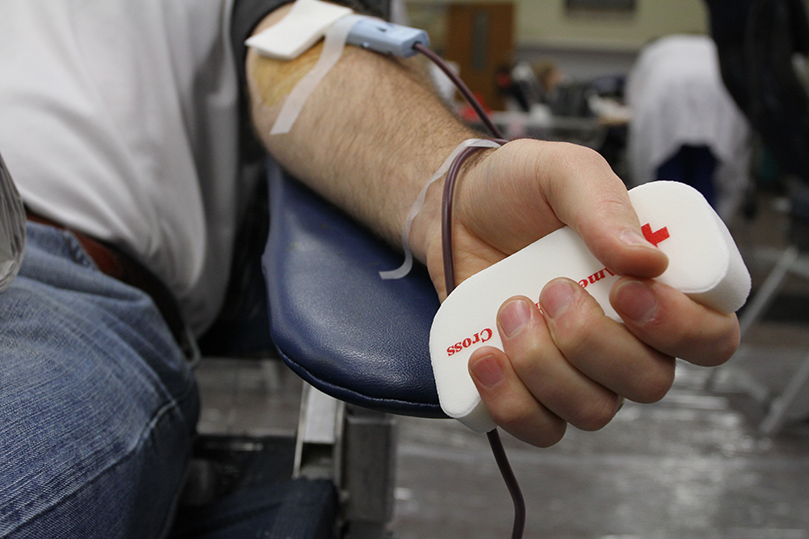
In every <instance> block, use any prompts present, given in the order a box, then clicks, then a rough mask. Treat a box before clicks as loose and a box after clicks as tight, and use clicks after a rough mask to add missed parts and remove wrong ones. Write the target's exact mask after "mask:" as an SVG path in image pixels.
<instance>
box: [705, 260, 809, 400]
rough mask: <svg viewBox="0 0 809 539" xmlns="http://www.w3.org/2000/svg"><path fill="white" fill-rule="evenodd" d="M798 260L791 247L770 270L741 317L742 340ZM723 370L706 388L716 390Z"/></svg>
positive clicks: (713, 374) (714, 372)
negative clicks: (718, 378)
mask: <svg viewBox="0 0 809 539" xmlns="http://www.w3.org/2000/svg"><path fill="white" fill-rule="evenodd" d="M797 259H798V249H797V248H796V247H794V246H790V247H788V248H787V249H785V250H784V252H783V253H782V254H781V255H780V256H779V257H778V260H777V262H776V264H775V266H774V267H773V269H772V270H770V273H769V274H768V275H767V278H766V279H765V280H764V282H763V283H762V284H761V287H760V288H759V290H758V292H756V294H755V295H754V296H753V299H752V300H751V301H750V302H749V303H748V304H747V307H746V308H745V310H744V313H742V315H741V316H740V317H739V330H740V333H741V338H742V340H743V339H744V336H745V335H746V334H747V332H748V331H749V329H750V328H751V327H753V326H754V325H755V324H756V322H758V321H759V320H760V319H761V317H762V316H763V315H764V313H765V312H766V310H767V308H768V307H769V306H770V305H771V304H772V302H773V300H774V299H775V298H776V297H777V295H778V291H779V290H780V289H781V286H782V285H783V284H784V279H785V278H786V276H787V275H788V274H789V272H790V271H791V269H792V267H793V266H794V264H795V261H796V260H797ZM720 370H721V369H720V368H715V369H713V370H712V371H711V372H710V374H709V375H708V378H707V380H706V382H705V387H706V388H707V389H709V390H712V389H715V387H716V381H717V377H718V373H719V371H720Z"/></svg>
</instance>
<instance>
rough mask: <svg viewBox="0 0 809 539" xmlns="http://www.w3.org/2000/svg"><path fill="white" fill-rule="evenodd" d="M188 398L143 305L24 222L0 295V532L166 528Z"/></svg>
mask: <svg viewBox="0 0 809 539" xmlns="http://www.w3.org/2000/svg"><path fill="white" fill-rule="evenodd" d="M198 399H199V397H198V393H197V387H196V383H195V381H194V378H193V375H192V372H191V369H190V367H189V365H188V363H187V362H186V360H185V358H184V357H183V354H182V352H181V351H180V348H179V347H178V346H177V344H176V343H175V341H174V340H173V338H172V336H171V334H170V333H169V331H168V329H167V327H166V325H165V323H164V322H163V319H162V318H161V316H160V314H159V312H158V311H157V309H156V308H155V307H154V305H153V303H152V301H151V300H150V299H149V297H148V296H146V295H145V294H144V293H143V292H141V291H139V290H137V289H134V288H132V287H130V286H127V285H125V284H122V283H120V282H118V281H116V280H114V279H112V278H110V277H107V276H106V275H104V274H103V273H101V272H100V271H98V269H97V268H96V267H95V265H94V264H93V263H92V261H90V260H89V259H88V258H87V256H86V254H85V253H84V251H83V250H82V249H81V247H80V245H79V244H78V242H77V241H76V240H75V238H74V237H73V236H72V235H70V234H69V233H66V232H62V231H60V230H57V229H54V228H51V227H47V226H42V225H37V224H31V223H29V225H28V239H27V246H26V252H25V259H24V262H23V266H22V269H21V271H20V274H19V276H18V277H17V278H16V279H15V280H14V282H13V283H12V285H11V287H10V288H9V289H8V290H6V291H5V292H3V293H2V294H0V537H3V538H5V537H13V538H22V537H25V538H37V539H40V538H51V537H54V538H55V537H59V538H74V537H75V538H83V539H86V538H93V537H103V538H106V539H109V538H116V537H160V536H161V535H163V534H165V533H167V531H168V528H169V526H170V521H171V518H172V516H173V512H174V507H175V505H176V501H177V498H178V495H179V492H180V490H181V488H182V485H183V480H184V477H185V471H186V466H187V463H188V460H189V456H190V450H191V442H192V439H193V435H194V428H195V425H196V421H197V416H198V412H199V400H198Z"/></svg>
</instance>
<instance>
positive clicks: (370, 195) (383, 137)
mask: <svg viewBox="0 0 809 539" xmlns="http://www.w3.org/2000/svg"><path fill="white" fill-rule="evenodd" d="M286 10H287V9H286V8H281V9H279V10H276V11H275V12H273V13H272V14H270V15H269V16H268V17H267V18H266V19H265V20H264V21H263V23H262V24H261V25H260V26H259V27H258V28H257V31H260V30H261V29H263V28H265V27H266V26H267V25H270V24H273V23H274V22H275V21H276V20H278V19H280V18H281V17H282V16H283V15H284V14H285V12H286ZM321 49H322V46H321V45H317V46H315V47H313V48H312V49H310V50H309V51H307V52H306V53H304V54H303V55H302V56H300V57H299V58H297V59H295V60H293V61H290V62H283V61H278V60H273V59H269V58H266V57H262V56H260V55H259V54H257V53H256V52H255V51H253V50H251V51H249V52H248V58H247V75H248V81H249V82H248V85H249V91H250V101H251V109H252V115H253V121H254V124H255V126H256V130H257V132H258V135H259V137H260V138H261V139H262V141H263V142H264V144H265V146H266V147H267V149H268V150H269V151H270V153H271V154H272V155H273V157H274V158H275V159H276V160H277V161H278V162H279V163H280V164H281V165H282V166H283V167H285V168H286V169H287V170H289V171H290V172H291V173H292V174H293V175H295V176H296V177H298V178H299V179H301V180H302V181H304V182H305V183H307V184H308V185H309V186H310V187H312V188H313V189H315V190H316V191H317V192H319V193H320V194H321V195H322V196H324V197H325V198H327V199H328V200H330V201H332V202H334V203H335V204H337V205H338V206H340V207H342V208H343V209H345V210H346V211H348V212H349V213H350V214H352V215H353V216H354V217H356V218H357V219H359V220H360V221H362V222H363V223H364V224H366V225H368V226H369V227H370V228H371V229H372V230H374V231H376V232H377V233H378V234H380V235H382V236H383V237H384V238H386V239H387V240H388V241H390V242H391V243H394V244H397V243H398V242H399V238H400V232H401V227H402V224H403V222H404V219H405V216H406V214H407V212H408V211H409V209H410V206H411V204H412V203H413V201H415V199H416V196H417V195H418V193H419V191H420V190H421V188H422V187H423V185H424V184H425V183H426V181H427V179H428V178H430V176H432V174H433V173H434V172H435V170H436V169H437V168H438V167H439V166H440V164H441V163H442V162H443V160H444V159H445V158H446V157H447V156H448V155H449V153H450V152H451V151H452V150H453V149H454V148H455V146H456V145H457V144H459V143H460V142H461V141H463V140H465V139H467V138H470V137H475V136H478V135H476V134H475V133H474V132H473V131H472V130H470V129H468V128H467V127H465V126H464V125H462V124H461V123H459V122H458V121H457V120H456V119H455V117H454V115H453V113H452V112H451V111H449V110H448V109H447V108H446V107H445V106H444V104H443V103H441V101H440V100H439V99H438V98H437V97H436V95H435V94H434V92H433V89H432V87H431V86H430V84H429V83H428V78H427V74H426V70H425V69H424V66H423V64H422V62H421V59H420V58H412V59H409V60H401V59H395V58H387V57H383V56H381V55H378V54H375V53H372V52H368V51H365V50H362V49H359V48H357V47H350V46H348V47H346V48H345V50H344V51H343V55H342V57H341V60H340V62H338V63H337V65H336V66H334V67H333V68H332V69H331V70H330V71H329V73H328V75H327V76H326V78H325V79H324V80H323V81H322V82H321V83H320V84H319V85H318V87H317V88H316V89H315V91H314V92H313V93H312V95H311V96H310V97H309V100H308V101H307V103H306V106H305V107H304V108H303V110H302V111H301V114H300V116H299V117H298V119H297V120H296V122H295V125H294V126H293V128H292V130H291V132H290V133H288V134H284V135H272V136H271V135H269V131H270V128H271V127H272V124H273V122H274V121H275V118H276V116H277V114H278V112H279V110H280V107H281V105H282V103H283V100H284V99H285V98H286V96H287V95H288V94H289V93H290V92H291V90H292V88H293V87H294V85H295V84H296V83H297V82H298V81H299V80H300V79H301V78H302V77H303V76H304V75H305V74H306V73H307V72H308V71H309V70H310V69H311V68H312V67H313V66H314V64H315V63H316V62H317V59H318V57H319V55H320V51H321ZM433 198H434V197H433ZM416 234H418V232H417V231H414V235H416ZM421 236H423V235H421ZM422 243H423V242H422V241H414V242H413V246H414V250H415V251H416V253H415V254H416V256H417V258H419V259H421V260H424V256H425V254H424V249H420V246H421V245H422Z"/></svg>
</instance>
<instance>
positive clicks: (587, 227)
mask: <svg viewBox="0 0 809 539" xmlns="http://www.w3.org/2000/svg"><path fill="white" fill-rule="evenodd" d="M543 151H544V153H545V154H546V155H543V156H542V161H541V162H542V166H541V167H540V169H539V180H540V183H541V185H542V189H543V192H544V193H545V196H546V198H547V200H548V203H549V204H550V206H551V207H552V208H553V210H554V213H555V214H556V216H557V217H558V218H559V219H560V220H561V221H562V222H563V223H565V224H567V225H568V226H570V227H571V228H572V229H573V230H574V231H576V233H577V234H578V235H579V236H580V237H581V238H582V240H584V242H585V244H586V245H587V247H588V249H589V250H590V252H592V253H593V255H594V256H595V257H596V258H598V259H599V260H600V261H601V262H603V263H604V264H605V265H606V266H607V267H608V268H610V269H611V270H612V271H613V272H615V273H617V274H620V275H638V276H642V277H656V276H658V275H660V274H661V273H662V272H663V271H664V270H665V268H666V266H667V265H668V259H667V257H666V255H665V254H664V253H663V252H661V251H660V250H659V249H656V248H655V247H654V246H653V245H652V244H650V243H649V242H648V241H647V240H646V238H645V237H644V236H643V234H642V233H641V225H642V224H643V223H639V222H638V217H637V214H636V213H635V210H634V209H633V208H632V205H631V204H630V202H629V195H628V192H627V190H626V186H625V184H624V183H623V181H622V180H621V179H620V178H619V177H618V176H617V175H616V174H615V173H614V172H613V170H612V169H611V168H610V166H609V164H608V163H607V161H606V160H605V159H604V158H603V157H602V156H601V155H600V154H599V153H598V152H595V151H593V150H591V149H589V148H585V147H582V146H577V145H573V144H565V143H557V144H547V145H546V146H545V147H544V150H543Z"/></svg>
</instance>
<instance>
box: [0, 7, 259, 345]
mask: <svg viewBox="0 0 809 539" xmlns="http://www.w3.org/2000/svg"><path fill="white" fill-rule="evenodd" d="M230 4H231V0H171V1H163V0H137V1H132V0H83V1H81V2H77V1H71V0H6V1H4V2H3V9H2V16H1V17H0V76H1V77H2V78H1V79H0V80H2V82H0V148H2V154H3V156H4V158H5V160H6V163H7V165H8V168H9V170H10V171H11V173H12V175H13V177H14V179H15V182H16V184H17V186H18V188H19V190H20V192H21V194H22V196H23V198H24V199H25V201H26V203H27V204H28V205H29V206H30V207H31V209H32V210H34V211H36V212H38V213H40V214H42V215H44V216H47V217H50V218H52V219H54V220H56V221H58V222H60V223H62V224H64V225H67V226H69V227H73V228H75V229H77V230H81V231H83V232H85V233H87V234H90V235H92V236H94V237H96V238H98V239H102V240H106V241H110V242H113V243H115V244H117V245H119V246H121V247H122V248H123V249H124V250H125V251H127V252H129V253H130V254H131V255H133V256H135V257H137V258H138V259H140V260H141V261H142V262H143V263H144V264H145V265H146V266H148V267H149V268H151V269H152V270H153V271H154V272H155V273H156V274H157V275H158V276H159V277H160V278H162V280H163V281H164V282H165V283H166V284H167V285H168V286H169V287H170V288H171V290H173V291H174V293H175V294H176V296H177V297H178V299H179V300H180V304H181V307H182V309H183V311H184V313H185V314H186V316H187V319H188V321H189V323H190V324H191V325H192V327H193V328H194V329H195V331H197V332H198V333H199V332H201V331H202V330H203V329H204V328H206V327H207V326H208V325H209V324H210V323H211V321H212V319H213V317H214V316H215V314H216V313H217V312H218V310H219V308H220V306H221V303H222V301H223V297H224V292H225V287H226V285H227V281H228V276H229V267H230V262H231V250H232V243H233V237H234V234H235V229H236V228H237V222H238V217H239V214H240V212H241V210H242V208H243V205H244V203H245V201H246V193H247V190H246V189H245V186H244V185H240V183H239V182H240V180H239V175H238V159H237V157H238V155H237V137H238V135H237V132H238V117H237V96H238V88H237V76H236V66H235V62H234V60H233V55H232V54H231V50H230V49H231V47H230V41H229V34H228V28H229V23H230V20H229V19H230V7H231V6H230Z"/></svg>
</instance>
